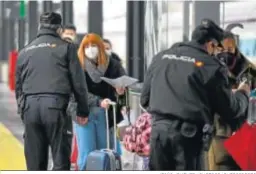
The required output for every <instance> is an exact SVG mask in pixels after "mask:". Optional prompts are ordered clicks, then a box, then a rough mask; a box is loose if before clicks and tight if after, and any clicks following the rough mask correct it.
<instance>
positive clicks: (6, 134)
mask: <svg viewBox="0 0 256 174" xmlns="http://www.w3.org/2000/svg"><path fill="white" fill-rule="evenodd" d="M1 170H26V163H25V157H24V148H23V145H22V144H21V143H20V142H19V141H18V140H17V139H16V138H15V137H14V136H13V134H12V133H11V132H10V131H9V130H8V129H7V128H6V127H5V126H4V125H3V124H1V123H0V171H1Z"/></svg>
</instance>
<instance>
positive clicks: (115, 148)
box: [105, 101, 117, 151]
mask: <svg viewBox="0 0 256 174" xmlns="http://www.w3.org/2000/svg"><path fill="white" fill-rule="evenodd" d="M109 104H110V105H111V106H112V107H113V117H114V119H113V120H114V133H113V136H114V150H115V151H117V147H116V143H117V140H116V103H115V102H112V101H111V102H110V103H109ZM105 112H106V129H107V131H106V133H107V149H110V135H109V118H108V109H106V110H105Z"/></svg>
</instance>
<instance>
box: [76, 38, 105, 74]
mask: <svg viewBox="0 0 256 174" xmlns="http://www.w3.org/2000/svg"><path fill="white" fill-rule="evenodd" d="M89 44H95V45H97V47H98V49H99V55H98V58H97V65H106V64H107V57H106V53H105V47H104V43H103V40H102V39H101V37H100V36H99V35H97V34H95V33H89V34H87V35H85V36H84V38H83V40H82V42H81V44H80V46H79V49H78V58H79V61H80V63H81V66H82V67H83V68H84V69H85V65H84V61H85V59H86V55H85V53H84V50H85V48H86V47H87V46H88V45H89Z"/></svg>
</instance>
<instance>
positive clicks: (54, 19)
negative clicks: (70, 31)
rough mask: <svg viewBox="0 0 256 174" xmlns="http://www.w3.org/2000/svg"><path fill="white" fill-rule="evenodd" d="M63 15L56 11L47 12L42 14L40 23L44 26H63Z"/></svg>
mask: <svg viewBox="0 0 256 174" xmlns="http://www.w3.org/2000/svg"><path fill="white" fill-rule="evenodd" d="M61 23H62V18H61V15H60V14H58V13H55V12H46V13H43V14H42V15H41V16H40V25H43V26H53V27H54V26H56V27H59V26H61Z"/></svg>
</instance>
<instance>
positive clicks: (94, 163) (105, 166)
mask: <svg viewBox="0 0 256 174" xmlns="http://www.w3.org/2000/svg"><path fill="white" fill-rule="evenodd" d="M110 105H111V106H112V107H113V116H114V133H113V134H114V135H113V136H114V149H110V138H109V129H108V127H109V119H108V110H107V109H106V127H107V131H106V132H107V149H101V150H95V151H93V152H91V153H90V154H89V155H88V157H87V161H86V169H85V170H91V171H115V170H119V171H120V170H122V162H121V157H120V155H119V154H117V153H116V149H117V148H116V142H117V139H116V103H115V102H111V103H110Z"/></svg>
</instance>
